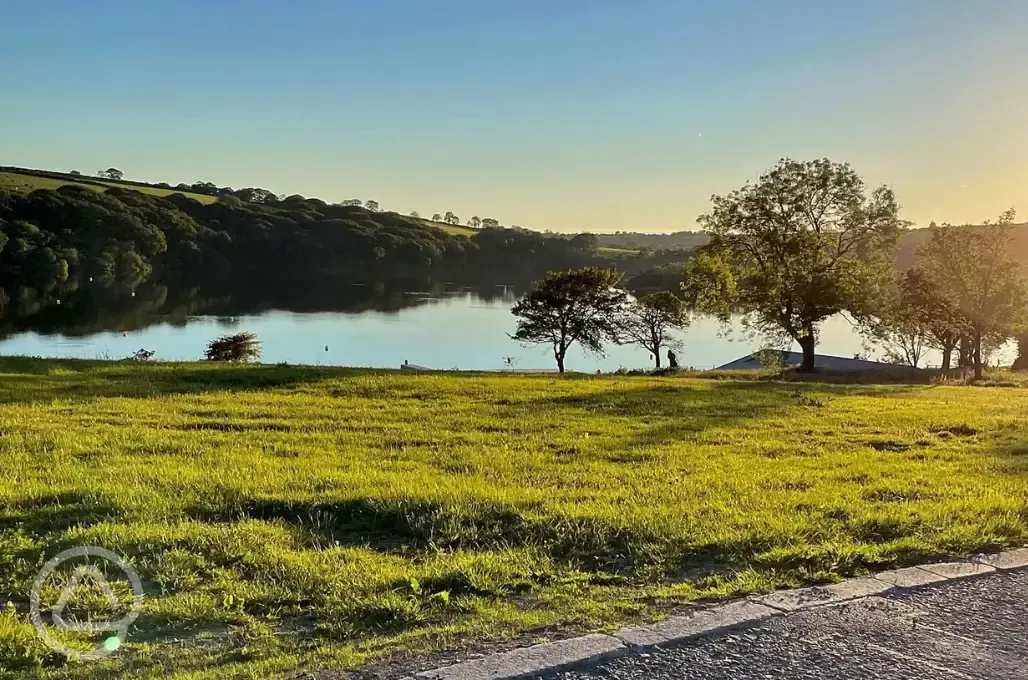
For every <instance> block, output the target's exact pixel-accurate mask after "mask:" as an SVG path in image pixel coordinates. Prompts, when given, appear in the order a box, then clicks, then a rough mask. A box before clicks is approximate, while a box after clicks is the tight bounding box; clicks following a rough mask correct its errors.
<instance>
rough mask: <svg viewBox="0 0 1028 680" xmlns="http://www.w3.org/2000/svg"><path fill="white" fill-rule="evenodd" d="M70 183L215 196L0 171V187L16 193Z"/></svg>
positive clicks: (101, 188)
mask: <svg viewBox="0 0 1028 680" xmlns="http://www.w3.org/2000/svg"><path fill="white" fill-rule="evenodd" d="M68 184H72V185H76V186H82V187H85V188H87V189H92V190H93V191H106V190H107V189H108V188H110V187H117V188H119V189H129V190H131V191H138V192H141V193H144V194H152V195H154V196H170V195H172V194H182V195H183V196H187V197H188V198H192V199H194V200H196V201H199V202H200V203H214V202H215V201H216V200H218V198H217V196H208V195H206V194H197V193H193V192H190V191H179V190H178V189H164V188H162V187H154V186H147V185H145V184H127V183H124V182H115V181H113V180H108V179H102V178H99V177H86V176H81V177H80V176H77V175H62V174H61V173H47V176H42V175H35V174H27V173H22V172H10V171H8V172H0V189H6V190H8V191H14V192H18V193H29V192H31V191H35V190H36V189H59V188H61V187H62V186H65V185H68Z"/></svg>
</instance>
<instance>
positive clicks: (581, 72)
mask: <svg viewBox="0 0 1028 680" xmlns="http://www.w3.org/2000/svg"><path fill="white" fill-rule="evenodd" d="M556 5H559V7H557V6H556ZM1026 29H1028V3H1024V2H1022V1H1020V0H981V1H980V2H975V3H968V2H957V1H953V0H899V1H895V0H892V1H888V2H886V1H884V0H866V1H864V2H859V3H851V2H838V1H829V2H824V1H823V0H822V1H818V2H815V1H812V0H811V1H807V0H792V1H788V2H775V3H765V2H757V1H756V0H752V1H744V0H733V1H730V2H718V3H712V2H705V1H704V2H694V1H687V0H675V1H671V0H640V1H639V2H631V3H629V2H624V1H623V0H588V1H586V0H567V1H564V2H560V3H553V2H549V1H545V2H544V1H543V0H526V1H524V2H518V3H497V2H481V1H480V0H440V1H438V2H433V3H426V2H423V1H421V0H382V1H381V2H375V3H366V2H344V1H340V2H332V1H329V0H307V1H298V2H292V3H281V2H267V1H265V0H257V1H253V2H243V1H240V0H234V1H224V2H217V3H209V2H199V1H197V0H181V1H179V2H174V3H149V2H147V3H140V2H128V1H123V0H109V1H103V2H94V3H80V2H69V1H59V0H51V1H48V2H22V3H3V4H2V5H0V61H2V63H3V64H5V65H6V67H5V73H4V76H3V78H2V79H0V107H2V108H0V120H2V121H3V125H0V164H3V165H16V166H24V167H31V168H46V169H55V170H64V171H68V170H73V169H74V170H80V171H82V172H84V173H86V174H92V173H94V172H95V171H96V170H97V169H98V168H106V167H109V166H111V165H114V166H116V167H118V168H121V169H123V170H124V171H125V173H126V178H128V179H135V180H140V181H149V182H169V183H172V184H175V183H178V182H187V183H192V182H195V181H211V182H214V183H216V184H218V185H219V186H221V185H229V186H233V187H240V186H259V187H267V188H269V189H272V190H274V191H275V192H277V193H283V194H293V193H299V194H303V195H306V196H315V197H319V198H322V199H324V200H326V201H329V202H335V201H340V200H343V199H346V198H351V197H360V198H364V199H375V200H377V201H379V202H380V203H381V205H382V207H383V208H384V209H387V210H395V211H398V212H403V213H406V212H409V211H411V210H418V211H419V212H420V213H421V214H422V215H431V214H432V213H435V212H440V213H443V212H446V211H448V210H452V211H454V212H455V213H456V214H457V215H459V216H461V217H462V218H465V219H466V218H467V217H470V216H471V215H480V216H483V217H484V216H492V217H495V218H497V219H499V220H500V221H501V223H503V224H507V225H511V224H517V225H521V226H525V227H530V228H534V229H540V230H543V229H553V230H557V231H581V230H591V231H614V230H638V231H675V230H682V229H698V227H697V226H696V223H695V218H696V216H697V215H699V214H700V213H702V212H704V211H706V210H707V209H708V206H709V197H710V195H711V194H712V193H726V192H728V191H731V190H732V189H734V188H736V187H738V186H740V185H741V184H742V183H743V182H745V181H746V180H748V179H755V178H756V177H757V176H758V175H759V174H760V173H761V172H762V171H764V170H766V169H767V168H769V167H771V166H772V165H773V164H774V163H775V161H776V160H777V159H778V158H779V157H782V156H789V157H793V158H798V159H807V158H814V157H822V156H827V157H830V158H832V159H833V160H837V161H848V162H850V163H852V164H853V166H854V167H855V169H856V170H857V171H858V172H859V173H860V174H861V175H862V176H863V177H864V179H865V180H866V181H867V182H868V183H869V184H878V183H888V184H890V185H891V186H893V187H894V188H895V190H896V192H897V196H898V198H899V200H900V201H901V203H902V205H903V217H905V218H906V219H909V220H912V221H914V222H915V223H916V224H918V225H921V226H923V225H926V224H927V223H928V222H929V221H932V220H934V221H937V222H940V223H941V222H945V221H948V222H953V223H964V222H978V221H981V220H983V219H986V218H990V217H995V215H997V214H998V213H999V212H1000V211H1001V210H1004V209H1006V208H1008V207H1011V206H1014V207H1018V208H1020V209H1021V213H1022V216H1024V215H1025V214H1028V125H1026V114H1025V111H1028V79H1025V77H1024V64H1026V63H1028V42H1026V41H1025V40H1024V36H1025V35H1026Z"/></svg>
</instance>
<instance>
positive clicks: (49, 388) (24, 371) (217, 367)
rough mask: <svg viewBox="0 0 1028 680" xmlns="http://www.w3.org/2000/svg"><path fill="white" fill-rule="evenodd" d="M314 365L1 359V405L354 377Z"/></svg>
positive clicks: (262, 386) (291, 384)
mask: <svg viewBox="0 0 1028 680" xmlns="http://www.w3.org/2000/svg"><path fill="white" fill-rule="evenodd" d="M354 373H355V372H354V371H347V370H346V369H340V368H329V367H315V366H268V365H225V364H217V363H211V364H161V363H154V364H147V363H136V362H128V361H126V362H105V361H80V360H51V359H28V358H2V359H0V404H16V403H31V402H41V401H43V402H45V401H52V400H55V399H60V400H72V401H90V400H93V399H104V398H112V397H129V398H144V397H152V396H161V395H171V394H193V393H198V392H218V391H256V390H265V389H275V388H289V387H294V386H299V385H304V384H309V383H318V382H322V381H325V380H331V379H337V378H342V377H346V376H347V375H353V374H354Z"/></svg>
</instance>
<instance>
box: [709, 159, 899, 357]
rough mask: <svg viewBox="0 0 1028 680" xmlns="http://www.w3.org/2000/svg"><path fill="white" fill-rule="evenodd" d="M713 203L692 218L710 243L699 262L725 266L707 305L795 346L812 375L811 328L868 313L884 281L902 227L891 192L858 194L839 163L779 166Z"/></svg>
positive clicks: (852, 176)
mask: <svg viewBox="0 0 1028 680" xmlns="http://www.w3.org/2000/svg"><path fill="white" fill-rule="evenodd" d="M713 202H714V206H713V210H712V211H711V212H710V213H708V214H706V215H702V216H701V217H700V220H699V221H700V223H701V225H702V226H703V227H704V229H705V230H706V231H707V232H708V234H709V235H710V238H711V242H710V244H709V246H707V248H708V249H709V251H710V252H711V253H712V254H713V258H712V259H711V261H710V262H709V263H708V264H716V263H718V262H720V263H724V264H726V265H727V266H728V267H729V268H730V271H731V277H730V278H728V277H723V280H724V285H722V286H720V287H718V288H716V289H714V290H715V291H718V292H722V293H723V294H724V296H725V297H724V298H722V299H720V300H716V299H715V300H712V301H709V302H710V303H718V304H719V306H720V308H721V310H724V309H727V307H728V306H729V305H732V306H736V307H737V308H738V310H739V311H741V312H742V313H744V314H746V315H748V316H749V317H750V320H751V322H752V324H753V326H754V327H755V328H756V329H757V330H759V331H761V332H763V333H764V334H765V335H769V336H771V337H779V336H782V335H785V336H787V337H789V338H791V339H793V340H795V341H796V342H798V343H799V344H800V346H801V347H802V348H803V353H804V365H803V367H804V368H805V369H808V370H809V369H813V368H814V348H815V345H816V341H817V331H818V326H819V324H820V323H821V322H822V321H823V320H824V319H826V318H828V317H829V316H832V315H833V314H837V313H839V312H841V311H843V310H848V311H850V312H852V313H854V314H856V315H861V314H864V313H869V312H870V311H871V310H873V309H874V306H875V302H876V300H877V298H878V291H879V288H880V286H881V285H882V283H883V282H887V281H889V280H890V279H891V271H892V267H893V259H892V253H893V252H894V250H895V246H896V242H897V240H898V237H899V234H900V230H901V226H902V225H901V222H900V220H899V217H898V211H899V208H898V205H897V203H896V199H895V197H894V196H893V194H892V191H891V190H890V189H888V188H887V187H879V188H877V189H874V190H873V191H871V192H870V194H865V189H864V183H863V181H862V180H861V179H860V177H859V176H858V175H857V174H856V173H855V172H854V171H853V169H852V168H851V167H850V166H849V165H847V164H840V163H833V162H831V161H829V160H828V159H823V160H816V161H808V162H799V161H793V160H789V159H783V160H782V161H780V162H779V163H778V165H776V166H775V167H774V168H772V169H771V170H770V171H769V172H768V173H767V174H765V175H763V176H761V178H760V179H759V180H758V181H757V183H756V184H747V185H746V186H744V187H743V188H742V189H739V190H736V191H734V192H732V193H731V194H728V195H727V196H715V197H714V198H713ZM711 272H713V273H717V272H716V268H715V269H709V268H708V273H711ZM729 281H730V282H732V283H731V285H729V284H728V282H729ZM707 295H708V296H711V295H712V293H707Z"/></svg>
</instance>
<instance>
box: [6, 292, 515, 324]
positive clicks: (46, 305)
mask: <svg viewBox="0 0 1028 680" xmlns="http://www.w3.org/2000/svg"><path fill="white" fill-rule="evenodd" d="M526 287H527V283H522V284H518V285H508V284H496V283H494V282H487V281H474V282H470V283H452V282H442V281H433V280H428V279H416V278H415V279H411V278H407V279H403V278H396V279H392V280H380V281H374V282H367V283H355V282H353V281H352V280H343V279H340V278H325V277H321V278H312V279H307V280H296V281H292V282H290V283H287V284H283V283H282V282H281V281H275V282H272V283H269V282H266V281H261V280H245V281H243V280H240V281H234V282H232V283H231V284H226V283H219V284H217V285H214V286H203V285H194V286H185V285H172V284H164V283H157V282H146V283H141V284H137V285H131V284H117V283H107V284H103V285H101V284H93V283H90V282H84V283H83V282H80V281H78V280H75V279H70V280H68V281H66V282H64V283H63V284H61V286H60V287H58V288H55V289H53V290H50V291H46V292H40V291H37V290H34V289H29V288H23V289H17V290H14V291H5V292H4V294H3V295H2V296H0V337H8V336H11V335H14V334H17V333H21V332H26V331H34V332H37V333H41V334H44V335H56V334H60V335H67V336H85V335H92V334H95V333H101V332H128V331H137V330H141V329H144V328H147V327H148V326H151V325H154V324H158V323H164V324H170V325H173V326H185V325H187V324H188V323H189V322H190V320H191V319H192V318H193V317H196V316H213V317H216V318H217V321H218V323H219V324H221V325H225V326H227V327H228V326H232V325H234V324H235V323H236V322H237V318H238V317H241V316H246V315H254V314H261V313H263V312H269V311H274V310H281V311H289V312H298V313H314V312H335V313H343V314H360V313H363V312H382V313H399V312H402V311H403V310H405V309H410V308H413V307H418V306H422V305H425V304H429V303H431V302H432V301H434V300H438V299H440V298H444V297H447V296H451V295H460V294H467V293H471V294H473V295H474V296H476V297H477V298H480V299H482V300H484V301H487V302H510V301H513V299H515V298H516V297H517V296H518V295H520V294H521V293H522V292H523V291H524V290H525V288H526Z"/></svg>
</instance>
